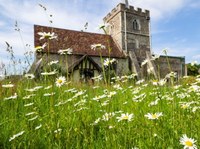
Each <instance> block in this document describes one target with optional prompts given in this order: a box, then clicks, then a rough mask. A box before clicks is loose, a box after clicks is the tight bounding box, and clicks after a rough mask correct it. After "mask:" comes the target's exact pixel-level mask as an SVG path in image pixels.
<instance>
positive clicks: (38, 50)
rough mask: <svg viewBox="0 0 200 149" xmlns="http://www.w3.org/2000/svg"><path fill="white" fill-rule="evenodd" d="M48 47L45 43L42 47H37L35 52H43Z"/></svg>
mask: <svg viewBox="0 0 200 149" xmlns="http://www.w3.org/2000/svg"><path fill="white" fill-rule="evenodd" d="M46 46H47V43H44V44H43V45H42V46H37V47H35V51H36V52H42V51H43V50H44V48H45V47H46Z"/></svg>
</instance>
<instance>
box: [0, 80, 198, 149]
mask: <svg viewBox="0 0 200 149" xmlns="http://www.w3.org/2000/svg"><path fill="white" fill-rule="evenodd" d="M55 81H56V77H55V78H53V77H52V78H51V79H50V80H48V79H46V81H42V80H41V81H34V80H29V79H26V78H23V79H21V80H20V81H19V82H15V84H14V83H13V84H14V86H13V87H8V88H7V87H5V86H3V85H6V84H9V81H8V80H3V81H1V86H0V89H1V90H0V148H5V149H6V148H41V149H45V148H56V149H61V148H86V149H88V148H98V149H99V148H108V149H110V148H111V149H113V148H116V149H120V148H122V149H125V148H126V149H129V148H130V149H131V148H139V149H172V148H173V149H177V148H183V146H182V145H181V144H180V141H179V140H180V138H181V137H182V135H183V134H187V136H189V137H191V138H194V139H195V140H196V141H197V142H196V143H195V144H196V145H197V146H198V144H199V142H200V140H199V137H198V136H200V132H199V127H200V120H199V119H200V115H199V108H200V106H199V99H200V96H199V94H200V87H199V84H200V82H199V79H198V78H197V79H196V81H195V83H192V84H184V85H179V86H170V85H168V84H165V85H163V86H159V85H152V83H151V82H140V83H141V84H138V83H137V82H136V83H135V82H134V81H133V80H127V79H126V81H120V82H115V83H113V84H111V85H104V84H101V83H96V84H92V85H90V84H81V83H79V84H73V83H68V82H67V83H66V82H65V83H64V84H63V85H62V86H61V87H57V86H56V84H55ZM122 82H124V83H122ZM11 83H12V82H11ZM15 93H16V94H15ZM47 93H48V94H47ZM157 112H160V113H162V114H161V115H160V116H158V117H155V115H154V116H152V119H149V118H148V117H147V116H145V115H147V114H148V113H150V115H151V114H152V115H153V114H154V113H157ZM126 113H127V114H128V115H130V114H133V117H129V118H130V119H128V117H122V114H126ZM120 118H121V119H120Z"/></svg>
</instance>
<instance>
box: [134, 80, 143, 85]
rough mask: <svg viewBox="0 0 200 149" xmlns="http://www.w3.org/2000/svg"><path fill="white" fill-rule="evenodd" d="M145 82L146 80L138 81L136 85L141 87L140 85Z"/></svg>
mask: <svg viewBox="0 0 200 149" xmlns="http://www.w3.org/2000/svg"><path fill="white" fill-rule="evenodd" d="M143 82H144V79H142V80H138V81H137V82H136V83H135V84H137V85H139V84H142V83H143Z"/></svg>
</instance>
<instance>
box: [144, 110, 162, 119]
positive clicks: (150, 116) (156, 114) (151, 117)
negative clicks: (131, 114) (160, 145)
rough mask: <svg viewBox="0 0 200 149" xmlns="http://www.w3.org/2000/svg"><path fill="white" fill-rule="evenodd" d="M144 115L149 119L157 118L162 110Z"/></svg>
mask: <svg viewBox="0 0 200 149" xmlns="http://www.w3.org/2000/svg"><path fill="white" fill-rule="evenodd" d="M144 116H145V117H147V118H148V119H150V120H154V119H158V118H159V117H160V116H163V114H162V112H157V113H155V114H152V113H147V114H145V115H144Z"/></svg>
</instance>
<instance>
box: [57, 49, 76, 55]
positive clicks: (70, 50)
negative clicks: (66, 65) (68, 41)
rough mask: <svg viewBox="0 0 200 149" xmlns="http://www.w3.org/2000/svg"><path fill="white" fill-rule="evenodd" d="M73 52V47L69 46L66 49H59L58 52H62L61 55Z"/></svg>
mask: <svg viewBox="0 0 200 149" xmlns="http://www.w3.org/2000/svg"><path fill="white" fill-rule="evenodd" d="M72 52H73V49H71V48H68V49H64V50H59V51H58V54H60V55H65V54H67V55H71V54H72Z"/></svg>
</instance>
